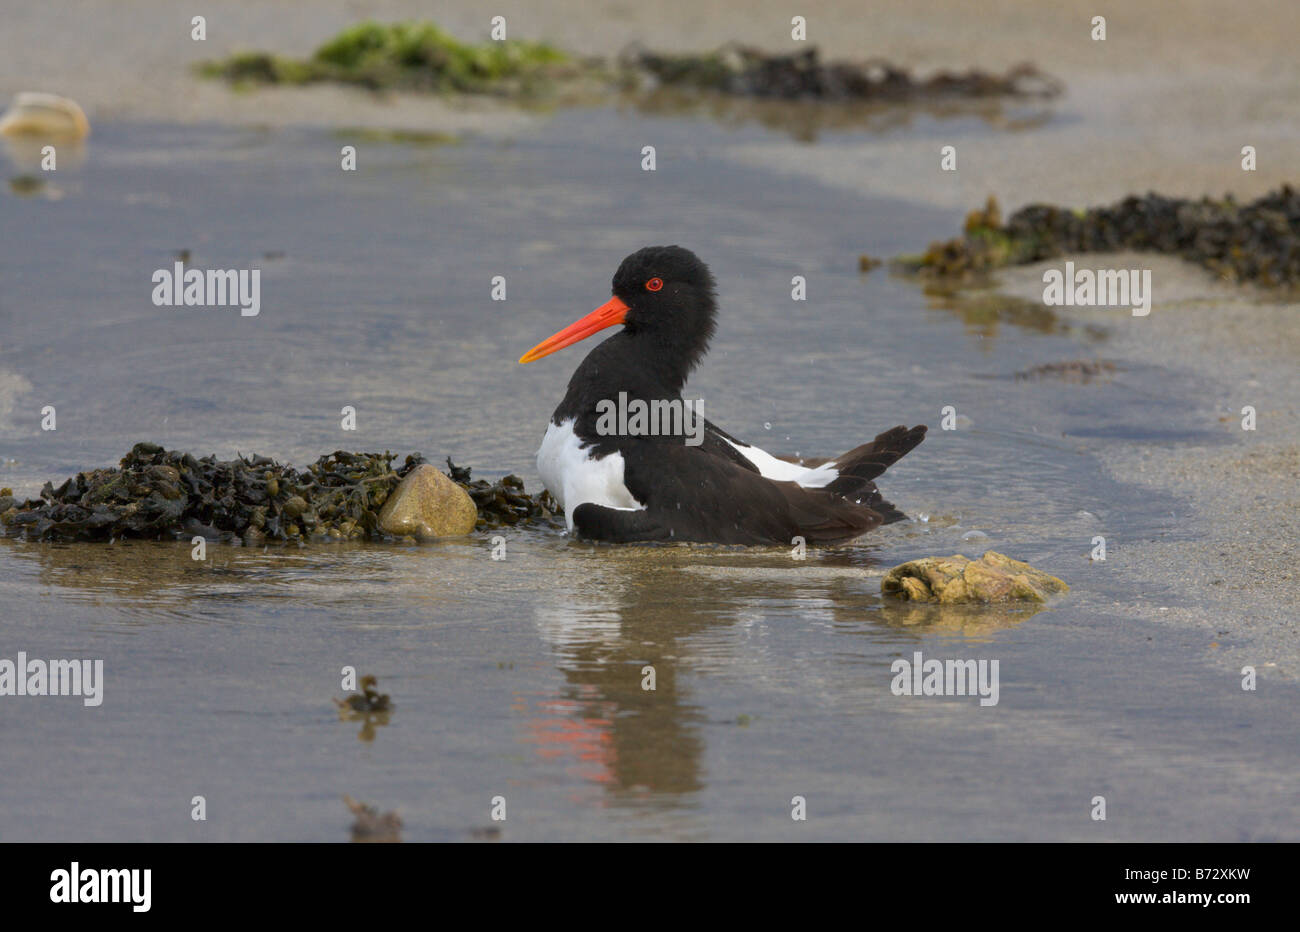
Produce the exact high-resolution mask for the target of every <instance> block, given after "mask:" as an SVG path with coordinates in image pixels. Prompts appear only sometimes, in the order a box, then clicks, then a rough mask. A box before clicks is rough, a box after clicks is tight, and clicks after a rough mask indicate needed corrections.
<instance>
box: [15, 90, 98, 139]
mask: <svg viewBox="0 0 1300 932" xmlns="http://www.w3.org/2000/svg"><path fill="white" fill-rule="evenodd" d="M88 135H90V121H89V120H87V119H86V114H85V113H84V112H83V111H82V109H81V107H79V106H78V105H77V102H76V101H75V100H69V99H68V98H67V97H59V96H58V95H57V94H40V93H36V92H34V91H24V92H23V93H21V94H15V95H14V99H13V103H11V104H10V105H9V109H8V110H7V111H5V114H4V116H3V117H0V136H52V137H58V138H63V139H84V138H86V136H88Z"/></svg>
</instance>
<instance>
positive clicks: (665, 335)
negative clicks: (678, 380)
mask: <svg viewBox="0 0 1300 932" xmlns="http://www.w3.org/2000/svg"><path fill="white" fill-rule="evenodd" d="M613 292H614V297H616V298H619V299H620V300H622V301H623V303H624V304H626V305H627V307H628V310H627V314H626V315H625V317H624V320H623V325H624V327H625V328H626V329H627V331H628V332H629V333H632V334H636V335H637V336H639V337H642V338H644V339H647V340H652V341H653V342H655V343H657V344H661V345H663V346H664V347H665V348H670V349H672V350H673V351H674V352H676V353H677V354H679V355H680V358H681V359H682V361H683V362H685V363H686V370H687V371H690V369H693V368H694V367H695V365H696V364H697V363H698V362H699V361H700V359H701V357H703V356H704V354H705V352H706V351H707V350H708V348H709V340H710V339H712V337H713V332H714V329H715V328H716V326H717V323H716V315H717V299H716V296H715V293H714V283H713V274H712V273H711V272H710V271H709V267H708V266H707V265H705V264H704V263H703V262H702V261H701V260H700V258H699V257H698V256H696V255H695V253H693V252H691V251H690V250H689V249H683V248H682V247H681V246H647V247H646V248H645V249H638V250H637V251H636V252H634V253H632V255H630V256H628V257H627V258H626V259H624V260H623V263H622V265H620V266H619V267H618V271H617V272H615V273H614V281H613Z"/></svg>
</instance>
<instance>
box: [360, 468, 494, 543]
mask: <svg viewBox="0 0 1300 932" xmlns="http://www.w3.org/2000/svg"><path fill="white" fill-rule="evenodd" d="M477 520H478V509H477V508H475V507H474V500H473V499H471V498H470V497H469V495H468V494H467V493H466V492H465V490H464V489H462V488H461V487H460V486H459V485H457V484H456V483H455V482H453V481H452V480H451V479H448V478H447V477H446V476H445V475H443V474H442V473H441V472H440V471H438V470H437V469H435V468H434V467H432V466H429V465H423V466H416V467H415V468H414V469H412V470H411V471H410V472H409V473H407V474H406V477H405V478H404V479H402V481H401V482H399V483H398V484H397V488H395V489H393V492H392V494H391V495H389V496H388V500H387V501H385V502H384V507H383V508H382V509H381V510H380V512H379V526H380V527H381V528H382V529H383V530H384V531H385V533H388V534H392V535H393V536H394V537H406V536H412V537H415V538H417V539H419V540H429V539H430V538H434V537H454V536H457V535H460V534H468V533H469V532H470V531H472V530H474V523H475V522H476V521H477Z"/></svg>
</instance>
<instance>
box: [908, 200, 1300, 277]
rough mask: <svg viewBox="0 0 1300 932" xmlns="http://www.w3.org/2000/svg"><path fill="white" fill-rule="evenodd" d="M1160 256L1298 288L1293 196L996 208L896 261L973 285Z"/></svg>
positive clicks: (1299, 244)
mask: <svg viewBox="0 0 1300 932" xmlns="http://www.w3.org/2000/svg"><path fill="white" fill-rule="evenodd" d="M1121 250H1135V251H1138V252H1159V253H1166V254H1169V255H1175V256H1181V257H1182V258H1184V259H1187V260H1188V261H1191V262H1197V263H1199V264H1201V265H1203V266H1205V267H1206V268H1208V269H1210V270H1212V271H1213V272H1215V273H1216V274H1218V275H1219V276H1220V277H1221V278H1223V279H1226V280H1229V281H1239V282H1253V283H1255V284H1259V285H1264V286H1267V287H1279V286H1289V287H1295V286H1298V285H1300V193H1297V191H1296V190H1295V189H1294V188H1292V187H1291V186H1290V185H1283V186H1282V187H1281V188H1280V189H1279V190H1277V191H1273V192H1270V193H1268V194H1266V195H1264V196H1263V197H1261V198H1259V199H1258V200H1255V201H1252V202H1250V203H1248V204H1238V203H1237V202H1236V201H1235V200H1233V198H1232V197H1230V196H1229V197H1225V198H1224V199H1223V200H1221V201H1215V200H1211V199H1209V198H1203V199H1201V200H1199V201H1197V200H1186V199H1182V198H1172V197H1162V196H1160V195H1158V194H1147V195H1146V196H1145V197H1137V196H1130V197H1126V198H1124V200H1122V201H1120V202H1118V203H1116V204H1112V205H1110V206H1108V207H1093V208H1089V209H1087V210H1070V209H1068V208H1062V207H1052V206H1049V205H1043V204H1032V205H1030V206H1028V207H1024V208H1022V209H1020V210H1018V211H1016V212H1015V213H1014V214H1012V215H1011V219H1009V220H1008V221H1007V222H1006V224H1005V225H1004V224H1003V223H1002V219H1001V211H1000V210H999V209H998V204H997V201H996V200H995V199H994V198H989V201H988V205H987V206H986V207H985V209H984V210H977V211H974V212H972V213H971V214H970V215H969V216H968V217H967V219H966V230H965V234H964V235H963V236H961V237H959V238H957V239H953V240H948V241H946V242H939V243H933V244H931V246H930V248H929V250H927V251H926V252H925V254H924V255H922V256H918V257H913V258H905V259H902V260H900V262H899V266H900V267H901V268H902V269H904V270H907V271H914V272H918V273H920V274H923V275H929V276H934V277H940V278H958V279H961V278H970V277H979V276H980V275H982V274H984V273H987V272H989V271H991V270H993V269H996V268H999V267H1001V266H1006V265H1023V264H1027V263H1031V262H1040V261H1042V260H1045V259H1054V258H1057V257H1059V256H1063V255H1070V254H1074V253H1085V252H1118V251H1121Z"/></svg>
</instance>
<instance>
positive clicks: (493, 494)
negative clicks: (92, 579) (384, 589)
mask: <svg viewBox="0 0 1300 932" xmlns="http://www.w3.org/2000/svg"><path fill="white" fill-rule="evenodd" d="M395 459H396V455H395V454H393V453H388V452H385V453H382V454H379V453H348V452H346V451H343V450H339V451H336V452H334V453H331V454H329V455H328V456H322V457H321V458H320V459H318V460H317V461H316V462H315V463H314V464H312V465H311V466H309V467H308V468H306V469H303V470H297V469H294V468H293V467H292V466H288V465H283V464H280V463H277V462H275V461H274V460H272V459H270V458H268V457H264V456H249V457H243V456H241V457H239V458H237V459H234V460H224V461H223V460H218V459H217V458H216V457H215V456H207V457H203V458H202V459H199V458H196V457H195V456H193V455H192V454H189V453H181V452H178V451H168V450H165V449H163V448H162V447H160V446H158V445H157V444H153V443H138V444H136V445H135V446H134V447H133V448H132V449H131V452H130V453H128V454H127V455H126V456H125V457H123V458H122V461H121V464H120V466H119V467H118V468H110V469H93V470H89V471H87V472H83V473H78V474H77V475H76V476H74V477H72V478H71V479H68V480H67V481H65V482H64V483H63V484H62V485H60V486H58V487H57V488H56V487H55V486H54V485H53V484H52V483H48V482H47V483H46V484H45V487H44V488H43V489H42V490H41V497H40V498H39V499H32V500H30V501H23V502H20V501H17V500H15V499H14V498H13V496H12V494H10V495H0V525H2V527H0V530H3V532H4V533H5V534H8V535H10V536H14V537H22V538H25V539H27V540H90V541H93V540H98V541H109V540H114V539H116V538H121V537H135V538H150V539H185V538H188V537H192V536H202V537H205V538H209V539H214V540H224V541H229V542H232V543H233V542H236V541H242V542H243V543H244V544H246V545H249V546H257V545H260V544H263V543H266V542H268V541H290V540H294V541H298V540H382V539H385V538H388V537H393V536H402V535H403V534H405V533H407V532H406V531H402V532H401V533H400V534H399V533H395V532H393V531H388V530H385V528H384V527H383V526H382V523H381V519H380V513H381V511H382V510H383V507H384V505H385V504H386V503H387V501H388V499H389V497H390V496H391V495H392V494H393V493H394V491H395V490H396V489H397V488H398V487H399V484H400V483H401V482H402V480H403V479H404V478H405V477H406V476H408V475H409V474H410V473H411V472H413V471H415V470H416V469H418V468H420V467H423V468H425V469H429V470H432V471H433V472H435V473H436V472H437V470H435V469H433V467H431V466H425V463H424V457H423V456H421V455H420V454H418V453H414V454H411V455H410V456H408V457H406V460H405V462H404V463H403V464H402V465H401V466H397V467H395V466H394V463H393V461H394V460H395ZM448 466H449V467H450V468H451V470H452V477H450V478H448V477H445V476H444V477H442V478H443V480H444V481H445V482H446V483H449V484H450V486H452V487H454V488H455V490H456V491H457V492H458V493H459V494H460V495H461V496H462V498H460V499H455V498H453V497H452V496H451V495H450V492H446V493H445V494H444V499H446V500H447V501H453V502H455V510H454V512H452V513H451V514H452V515H453V516H454V517H453V518H452V519H451V520H449V521H447V522H444V521H443V520H442V519H435V518H432V517H428V516H426V518H425V519H424V520H422V521H420V522H417V523H416V524H412V525H411V527H412V530H411V531H410V532H409V533H411V534H413V535H414V534H415V533H416V532H417V531H418V526H419V525H422V526H424V527H427V528H429V529H430V530H431V531H433V532H434V533H435V534H436V533H437V532H439V531H446V532H449V533H450V532H454V533H468V531H469V530H472V529H473V528H474V527H475V526H477V527H478V528H480V529H488V528H496V527H502V526H509V525H518V524H521V523H525V522H534V521H535V522H541V523H549V522H551V521H552V520H553V519H554V515H555V514H556V513H558V511H559V509H558V507H557V506H556V504H555V501H554V499H552V498H551V496H550V495H549V494H547V493H546V492H542V493H541V494H539V495H537V496H530V495H528V494H527V493H526V492H525V491H524V489H523V481H522V480H521V479H519V477H517V476H506V477H505V478H504V479H500V480H497V481H496V482H494V483H489V482H485V481H483V480H477V481H471V479H470V473H469V470H468V469H459V468H457V467H455V466H452V465H451V462H450V460H449V461H448ZM439 475H441V474H439ZM426 477H427V474H426ZM425 481H426V484H427V482H428V481H430V480H427V478H426V480H425ZM432 481H436V480H432ZM5 491H8V490H5ZM476 508H477V513H476ZM394 510H396V508H394ZM466 524H468V527H465V525H466ZM461 528H464V529H463V530H462V529H461Z"/></svg>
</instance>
